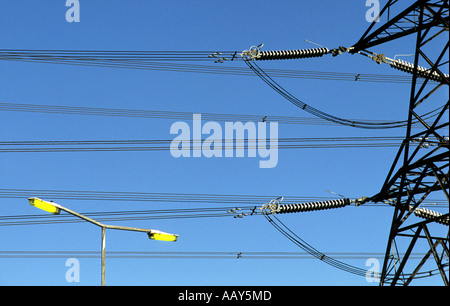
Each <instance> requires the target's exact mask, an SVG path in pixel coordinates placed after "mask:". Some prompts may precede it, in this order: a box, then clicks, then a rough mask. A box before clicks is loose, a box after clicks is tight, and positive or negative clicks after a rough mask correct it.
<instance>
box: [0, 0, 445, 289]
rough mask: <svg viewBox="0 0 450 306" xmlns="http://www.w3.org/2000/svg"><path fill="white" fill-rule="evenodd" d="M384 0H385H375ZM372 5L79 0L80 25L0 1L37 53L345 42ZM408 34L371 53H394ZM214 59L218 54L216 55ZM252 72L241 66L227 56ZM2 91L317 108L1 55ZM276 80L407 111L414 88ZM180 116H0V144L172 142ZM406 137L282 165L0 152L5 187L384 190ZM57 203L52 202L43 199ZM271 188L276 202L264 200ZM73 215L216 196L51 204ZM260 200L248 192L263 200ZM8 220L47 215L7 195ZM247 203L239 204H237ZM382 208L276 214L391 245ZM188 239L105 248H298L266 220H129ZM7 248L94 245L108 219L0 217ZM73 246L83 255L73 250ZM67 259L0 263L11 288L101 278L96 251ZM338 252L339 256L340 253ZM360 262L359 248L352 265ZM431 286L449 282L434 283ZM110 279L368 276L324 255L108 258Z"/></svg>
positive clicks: (338, 246) (256, 85) (36, 5)
mask: <svg viewBox="0 0 450 306" xmlns="http://www.w3.org/2000/svg"><path fill="white" fill-rule="evenodd" d="M381 2H382V3H383V2H384V1H381ZM364 3H365V1H353V0H348V1H331V0H327V1H298V0H297V1H288V0H283V1H261V0H260V1H254V0H249V1H235V0H232V1H141V0H138V1H133V4H130V2H129V1H120V0H109V1H106V0H98V1H85V0H80V22H78V23H68V22H66V20H65V14H66V11H67V9H68V8H67V7H66V6H65V5H64V4H65V1H47V0H46V1H22V0H20V1H12V0H4V1H1V3H0V27H1V28H2V39H1V46H0V48H3V49H28V50H41V49H44V50H51V49H54V50H125V51H131V50H139V51H158V50H170V51H172V50H173V51H177V50H180V51H197V50H237V51H242V50H245V49H248V48H249V47H250V46H252V45H258V44H260V43H264V49H263V50H285V49H301V48H314V47H316V46H314V45H312V44H310V43H307V42H305V39H307V40H310V41H313V42H316V43H318V44H321V45H323V46H326V47H328V48H330V49H331V48H335V47H338V46H340V45H342V46H351V45H352V44H354V43H356V41H357V40H358V39H359V38H360V37H361V35H362V34H363V33H364V31H365V30H366V28H367V27H368V26H369V23H368V22H367V21H366V19H365V14H366V11H367V9H368V8H367V7H365V5H364ZM413 42H414V40H413V39H409V38H406V39H405V40H404V42H403V43H393V44H390V45H388V44H386V45H383V46H381V47H377V48H374V51H375V52H380V53H385V54H386V55H387V56H390V57H391V58H393V57H394V55H396V54H408V53H412V48H413ZM215 65H220V64H215ZM221 65H229V66H233V67H246V66H245V64H244V63H243V62H234V63H229V62H227V63H223V64H221ZM259 65H260V67H261V68H263V69H264V68H280V69H296V70H305V71H306V70H311V71H333V72H352V73H373V74H391V75H404V74H402V73H400V72H398V71H394V70H393V69H390V67H389V66H387V65H377V64H376V63H374V62H373V61H371V60H369V59H367V58H365V57H362V56H358V55H348V54H344V55H341V56H338V57H331V56H325V57H323V58H314V59H305V60H290V61H276V62H261V63H259ZM0 75H1V80H2V81H1V82H0V102H3V103H26V104H44V105H66V106H83V107H104V108H124V109H143V110H161V111H185V112H198V113H202V112H211V113H228V114H267V115H282V116H299V117H311V115H309V114H308V113H305V112H302V111H301V110H300V109H298V108H296V107H295V106H294V105H292V104H290V103H289V102H287V101H285V100H283V98H282V97H280V96H279V95H277V94H276V93H275V92H273V91H272V90H271V89H270V88H269V87H268V86H266V85H265V84H264V83H263V82H262V81H261V80H260V79H259V78H257V77H254V76H239V75H216V74H200V73H188V72H169V71H152V70H135V69H115V68H101V67H81V66H80V67H79V66H68V65H54V64H41V63H26V62H7V61H1V62H0ZM277 81H278V82H279V83H280V84H282V85H283V86H284V87H285V88H287V89H288V90H289V91H290V92H292V93H293V94H294V95H295V96H296V97H298V98H299V99H301V100H302V101H305V102H306V103H308V104H309V105H311V106H313V107H316V108H318V109H320V110H323V111H325V112H327V113H330V114H333V115H336V116H340V117H344V118H359V119H369V120H372V119H380V120H405V119H406V115H407V105H408V98H409V92H410V88H409V85H408V84H391V83H370V82H366V83H363V82H348V81H333V80H312V79H288V78H279V79H277ZM175 121H176V120H173V119H142V118H126V117H102V116H78V115H64V114H43V113H28V112H7V111H0V124H1V126H2V129H0V140H1V141H28V140H117V139H122V140H126V139H173V135H170V133H169V132H170V127H171V125H172V124H173V123H174V122H175ZM344 136H404V131H403V130H402V129H394V130H379V131H378V130H361V129H355V128H351V127H343V126H331V125H316V126H315V125H288V124H280V125H279V137H280V138H282V137H344ZM396 152H397V148H395V147H392V148H384V147H382V148H352V149H348V148H345V149H343V148H337V149H287V150H280V151H279V154H278V165H277V166H276V167H275V168H272V169H260V168H259V167H258V160H257V159H256V158H250V157H244V158H211V159H207V158H204V157H202V158H178V159H176V158H173V157H172V156H171V154H170V153H169V151H149V152H147V151H138V152H82V153H1V154H2V155H1V156H0V188H2V189H27V190H30V189H34V190H74V191H77V190H87V191H110V192H114V191H124V192H149V193H186V194H188V193H189V194H193V193H195V194H222V195H234V194H236V195H259V196H263V195H267V196H273V195H277V196H283V195H285V196H286V195H293V196H299V197H330V196H333V195H331V194H330V193H328V192H326V191H327V190H332V191H334V192H336V193H339V194H343V195H345V196H347V197H350V198H355V197H360V196H363V195H366V196H371V195H373V194H375V193H377V192H378V191H379V188H380V187H381V184H382V183H383V181H384V179H385V177H386V175H387V171H388V170H389V167H390V166H391V163H392V160H393V158H394V156H395V154H396ZM46 200H53V199H46ZM270 200H271V197H268V198H267V201H270ZM55 202H58V203H60V204H61V205H63V206H67V207H68V208H71V209H73V210H75V211H78V212H98V211H119V210H147V209H171V208H173V209H178V208H192V207H214V206H219V205H221V204H217V203H206V204H205V203H202V204H197V203H157V202H131V201H130V202H127V201H114V202H108V201H78V200H55ZM262 204H263V203H255V205H262ZM0 207H1V215H3V216H9V215H31V214H45V213H44V212H41V211H38V210H36V209H35V208H33V207H31V206H30V205H28V202H27V199H26V198H22V199H20V198H14V199H13V198H1V199H0ZM237 207H239V204H238V205H237ZM391 218H392V210H391V209H390V208H389V207H384V206H383V207H354V206H351V207H346V208H343V209H341V210H332V211H323V212H313V213H304V214H292V215H284V216H282V220H283V222H285V223H286V224H289V226H290V228H291V229H292V230H293V231H294V232H296V233H297V234H298V235H299V236H301V237H302V238H303V239H304V240H306V241H307V242H308V243H310V244H311V245H312V246H314V247H315V248H317V249H318V250H320V251H321V252H323V253H325V254H327V253H336V252H355V253H383V252H384V251H385V246H386V241H387V236H388V231H389V227H390V223H391ZM117 224H120V225H124V226H134V227H143V228H154V229H159V230H162V231H166V232H170V233H176V234H179V235H180V237H179V241H177V242H176V243H164V242H156V241H150V240H148V239H147V237H146V236H145V235H143V234H140V233H132V232H120V231H107V235H106V250H107V252H108V251H136V252H159V251H161V252H162V251H167V252H235V253H238V252H243V253H245V252H296V251H298V252H301V251H302V250H300V249H299V248H298V247H296V246H295V245H293V244H292V243H291V242H290V241H288V240H287V239H286V238H285V237H283V236H282V235H281V234H280V233H279V232H277V231H276V230H275V229H274V228H273V227H272V226H271V225H270V224H269V223H268V222H267V221H266V220H265V219H264V218H263V217H262V216H248V217H244V218H242V219H236V218H231V217H230V218H194V219H169V220H137V221H123V222H117ZM0 239H1V241H2V244H1V247H0V251H77V250H79V251H99V250H100V229H99V228H96V227H95V226H93V225H91V224H86V223H75V224H72V223H68V224H48V225H20V226H2V227H0ZM71 257H75V258H76V255H75V256H71ZM66 259H67V258H56V259H54V258H53V259H41V258H26V259H24V258H0V284H2V285H62V286H64V285H68V286H74V285H98V284H99V283H100V260H99V258H79V262H80V282H79V283H68V282H67V281H66V279H65V274H66V271H67V269H68V268H67V267H66V266H65V262H66ZM343 261H345V260H343ZM349 263H350V264H353V265H355V266H358V267H362V268H364V267H365V259H359V260H350V261H349ZM437 282H438V283H440V281H439V279H437ZM106 283H107V284H109V285H362V286H366V285H368V286H369V285H374V284H373V283H368V282H366V280H365V278H364V277H360V276H355V275H352V274H349V273H346V272H343V271H340V270H337V269H335V268H333V267H330V266H328V265H326V264H324V263H323V262H320V261H319V260H315V259H301V260H294V259H246V258H245V257H244V258H240V259H237V258H227V259H218V258H208V259H200V258H193V259H183V258H154V259H133V258H122V259H118V258H108V259H107V263H106Z"/></svg>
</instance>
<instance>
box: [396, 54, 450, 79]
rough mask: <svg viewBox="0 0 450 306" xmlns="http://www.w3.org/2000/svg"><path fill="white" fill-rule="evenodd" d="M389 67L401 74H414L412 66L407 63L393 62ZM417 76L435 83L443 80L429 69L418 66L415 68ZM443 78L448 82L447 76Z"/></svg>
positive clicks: (401, 61)
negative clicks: (399, 71)
mask: <svg viewBox="0 0 450 306" xmlns="http://www.w3.org/2000/svg"><path fill="white" fill-rule="evenodd" d="M389 64H390V65H391V67H392V68H394V69H397V70H401V71H403V72H407V73H410V74H413V73H414V64H412V63H409V62H405V61H403V60H400V59H398V60H395V61H391V62H390V63H389ZM417 75H418V76H420V77H423V78H429V79H430V80H433V81H436V82H441V83H443V82H444V79H443V78H442V76H441V75H440V74H439V73H437V72H436V71H433V72H431V71H430V70H429V69H427V68H425V67H422V66H418V67H417ZM444 76H445V78H446V79H447V81H448V78H449V75H448V74H445V75H444Z"/></svg>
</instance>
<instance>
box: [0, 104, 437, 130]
mask: <svg viewBox="0 0 450 306" xmlns="http://www.w3.org/2000/svg"><path fill="white" fill-rule="evenodd" d="M0 111H15V112H30V113H48V114H65V115H83V116H84V115H86V116H87V115H91V116H111V117H130V118H148V119H175V120H192V118H193V115H194V114H196V113H195V112H175V111H154V110H143V109H123V108H98V107H80V106H64V105H39V104H23V103H2V102H0ZM438 111H439V110H434V111H432V112H431V113H430V116H433V115H434V114H435V113H437V112H438ZM199 113H200V112H199ZM200 114H201V115H202V119H204V120H209V121H232V122H236V121H240V122H258V121H262V120H263V119H264V122H277V123H279V124H310V125H338V124H337V123H334V122H330V121H327V120H324V119H322V118H317V117H292V116H276V115H268V114H223V113H205V112H201V113H200ZM355 120H360V119H355ZM368 121H370V122H373V123H381V122H383V121H381V120H368Z"/></svg>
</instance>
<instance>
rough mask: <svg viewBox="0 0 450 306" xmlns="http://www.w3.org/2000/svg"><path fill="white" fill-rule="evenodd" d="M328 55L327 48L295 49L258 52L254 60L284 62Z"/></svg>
mask: <svg viewBox="0 0 450 306" xmlns="http://www.w3.org/2000/svg"><path fill="white" fill-rule="evenodd" d="M328 53H330V50H329V49H328V48H313V49H297V50H279V51H260V52H259V53H258V55H257V56H256V57H255V60H258V61H265V60H284V59H296V58H309V57H321V56H324V55H325V54H328Z"/></svg>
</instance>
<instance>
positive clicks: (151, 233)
mask: <svg viewBox="0 0 450 306" xmlns="http://www.w3.org/2000/svg"><path fill="white" fill-rule="evenodd" d="M28 201H29V203H30V204H31V205H33V206H34V207H37V208H39V209H42V210H44V211H47V212H50V213H52V214H55V215H59V214H60V213H61V210H63V211H65V212H67V213H69V214H71V215H74V216H76V217H78V218H80V219H83V220H85V221H87V222H90V223H92V224H95V225H97V226H99V227H101V229H102V286H104V285H105V232H106V229H115V230H124V231H134V232H143V233H147V235H148V237H149V238H150V239H153V240H161V241H177V239H178V235H174V234H169V233H165V232H161V231H158V230H153V229H144V228H136V227H127V226H118V225H106V224H103V223H100V222H97V221H95V220H93V219H91V218H88V217H86V216H83V215H82V214H79V213H77V212H75V211H73V210H70V209H68V208H66V207H63V206H61V205H59V204H57V203H54V202H47V201H44V200H41V199H39V198H28Z"/></svg>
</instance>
